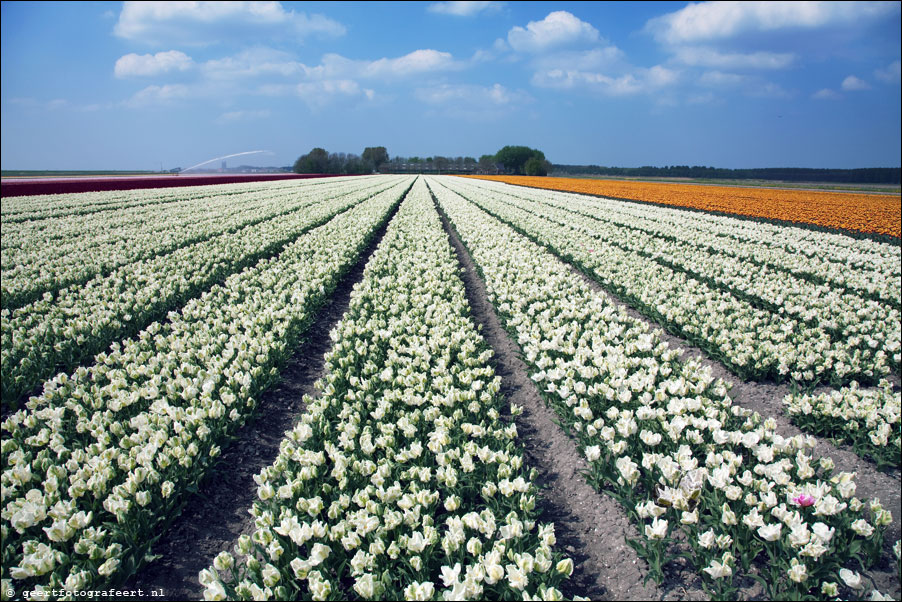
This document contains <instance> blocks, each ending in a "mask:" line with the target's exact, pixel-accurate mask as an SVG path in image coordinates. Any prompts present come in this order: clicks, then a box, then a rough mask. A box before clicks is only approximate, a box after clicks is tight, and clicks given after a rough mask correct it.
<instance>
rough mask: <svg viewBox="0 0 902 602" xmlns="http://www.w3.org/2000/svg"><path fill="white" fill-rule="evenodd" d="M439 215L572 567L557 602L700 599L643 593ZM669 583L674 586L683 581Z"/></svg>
mask: <svg viewBox="0 0 902 602" xmlns="http://www.w3.org/2000/svg"><path fill="white" fill-rule="evenodd" d="M439 213H440V215H441V218H442V223H443V225H444V227H445V231H446V232H447V233H448V237H449V238H450V240H451V244H452V246H453V247H454V250H455V252H456V253H457V257H458V261H459V262H460V264H461V265H462V267H463V271H462V274H461V276H462V279H463V281H464V286H465V288H466V293H467V301H468V302H469V304H470V308H471V311H472V318H473V320H474V321H475V322H476V324H478V325H479V326H480V327H481V332H482V335H483V337H485V339H486V342H487V343H488V344H489V345H490V346H491V348H492V350H493V351H494V354H495V355H494V358H493V360H494V361H493V363H494V368H495V371H496V373H497V374H498V376H500V377H501V379H502V386H501V390H502V391H503V393H504V395H505V397H506V399H507V400H508V401H510V402H511V403H513V404H517V405H518V406H521V407H522V408H523V413H522V414H521V415H520V416H519V417H517V418H516V422H517V428H518V431H519V433H520V442H521V444H522V445H523V447H524V448H525V450H526V460H527V462H528V463H529V465H530V466H533V467H535V468H536V469H537V471H538V473H539V474H538V477H537V479H536V482H537V484H538V485H539V486H540V487H541V488H542V500H541V505H542V510H543V520H546V521H553V522H554V523H555V532H556V534H557V539H558V547H559V549H561V550H562V551H563V552H564V553H566V554H568V555H569V556H571V557H572V558H573V561H574V567H575V570H574V573H573V576H572V577H571V578H570V580H569V582H568V583H566V584H564V587H563V589H564V594H565V595H567V596H568V597H572V596H576V595H580V596H585V597H588V598H590V599H593V600H659V599H662V598H666V599H687V598H689V599H697V598H698V597H700V596H703V594H702V593H701V592H700V591H697V590H696V591H690V592H687V591H686V590H685V589H683V588H681V587H674V588H673V589H672V591H669V592H668V591H667V590H666V589H661V588H658V587H656V586H655V584H654V582H651V581H650V582H649V583H647V584H645V585H643V583H642V581H643V579H644V578H645V576H646V575H647V571H648V568H647V565H646V564H645V561H644V560H641V559H639V557H638V556H637V554H636V552H635V551H634V550H633V549H632V548H631V547H630V546H629V545H627V543H626V540H627V539H628V538H636V537H638V535H639V534H638V532H637V531H636V528H635V526H634V525H633V524H632V523H630V521H629V519H628V518H627V516H626V514H625V513H624V512H623V509H622V508H621V507H620V505H619V503H618V502H616V501H615V500H613V499H611V498H610V497H608V496H606V495H604V494H600V493H598V492H596V491H595V490H594V489H592V488H591V487H590V486H589V485H588V483H586V481H585V479H584V477H583V476H582V471H585V470H588V464H587V462H586V460H585V458H584V457H583V456H582V454H580V452H579V450H578V449H577V447H576V444H575V443H574V442H573V440H572V439H570V437H569V436H567V434H566V433H565V432H564V431H563V430H562V429H561V427H560V426H559V425H558V424H557V423H556V417H555V415H554V413H553V412H552V411H551V410H550V409H548V408H547V407H546V405H545V403H544V401H543V400H542V398H541V396H540V395H539V392H538V390H537V389H536V387H535V383H533V381H532V380H531V379H530V378H529V375H528V373H527V371H526V366H525V364H524V363H523V361H522V360H521V359H520V358H521V351H520V347H519V345H518V344H517V343H516V341H514V340H512V339H511V337H510V336H508V334H507V332H506V331H505V330H504V328H503V327H502V326H501V322H500V321H499V319H498V316H497V314H496V313H495V310H494V308H493V307H492V305H491V303H490V302H489V300H488V297H487V296H486V290H485V283H484V282H483V280H482V278H481V277H480V276H479V274H478V273H477V271H476V267H475V265H474V264H473V261H472V259H471V258H470V255H469V253H468V252H467V250H466V248H465V247H464V245H463V244H462V243H461V241H460V239H459V238H458V236H457V234H456V232H455V231H454V229H453V228H452V227H451V226H450V224H449V222H448V219H447V217H446V216H445V214H444V213H443V212H441V209H439ZM677 582H678V584H679V586H682V585H683V583H684V580H683V579H678V580H677ZM666 585H667V584H665V588H666Z"/></svg>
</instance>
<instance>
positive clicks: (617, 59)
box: [533, 46, 626, 71]
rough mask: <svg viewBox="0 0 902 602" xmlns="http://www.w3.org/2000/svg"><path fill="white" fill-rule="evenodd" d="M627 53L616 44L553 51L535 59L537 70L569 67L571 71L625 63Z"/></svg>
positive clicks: (593, 69)
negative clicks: (588, 48) (590, 48)
mask: <svg viewBox="0 0 902 602" xmlns="http://www.w3.org/2000/svg"><path fill="white" fill-rule="evenodd" d="M625 58H626V57H625V55H624V54H623V52H622V51H621V50H620V49H619V48H617V47H616V46H605V47H604V48H593V49H592V50H578V51H563V52H553V53H550V54H546V55H543V56H540V57H538V58H536V59H535V61H534V63H533V64H534V66H535V67H536V69H537V70H540V71H541V70H545V71H550V70H552V69H569V70H571V71H598V70H601V69H608V68H610V67H612V66H615V65H620V64H625Z"/></svg>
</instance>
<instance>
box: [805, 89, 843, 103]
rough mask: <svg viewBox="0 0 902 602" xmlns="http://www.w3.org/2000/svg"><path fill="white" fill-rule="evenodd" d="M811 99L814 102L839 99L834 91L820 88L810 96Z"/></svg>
mask: <svg viewBox="0 0 902 602" xmlns="http://www.w3.org/2000/svg"><path fill="white" fill-rule="evenodd" d="M811 98H813V99H815V100H832V99H834V98H839V94H837V93H836V92H835V91H834V90H831V89H830V88H822V89H820V90H818V91H817V92H815V93H814V94H812V95H811Z"/></svg>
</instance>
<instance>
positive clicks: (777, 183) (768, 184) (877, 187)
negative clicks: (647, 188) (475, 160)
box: [554, 174, 902, 194]
mask: <svg viewBox="0 0 902 602" xmlns="http://www.w3.org/2000/svg"><path fill="white" fill-rule="evenodd" d="M554 175H555V177H560V178H570V179H572V178H576V179H581V180H625V181H628V182H674V183H676V184H707V185H713V186H741V187H744V188H789V189H792V190H839V191H843V192H877V193H881V194H882V193H887V194H893V193H895V194H899V193H900V192H902V188H900V186H899V185H898V184H871V183H860V184H847V183H836V182H815V181H812V182H785V181H782V180H739V179H732V180H731V179H718V178H675V177H674V178H654V177H648V178H643V177H633V176H597V175H591V174H585V175H568V174H554Z"/></svg>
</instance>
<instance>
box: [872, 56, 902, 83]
mask: <svg viewBox="0 0 902 602" xmlns="http://www.w3.org/2000/svg"><path fill="white" fill-rule="evenodd" d="M900 71H902V69H900V63H899V61H893V62H892V63H890V64H889V65H888V66H887V67H886V68H885V69H877V70H876V71H874V77H876V78H877V79H879V80H880V81H882V82H886V83H888V84H898V83H899V81H900V80H902V73H900Z"/></svg>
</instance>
